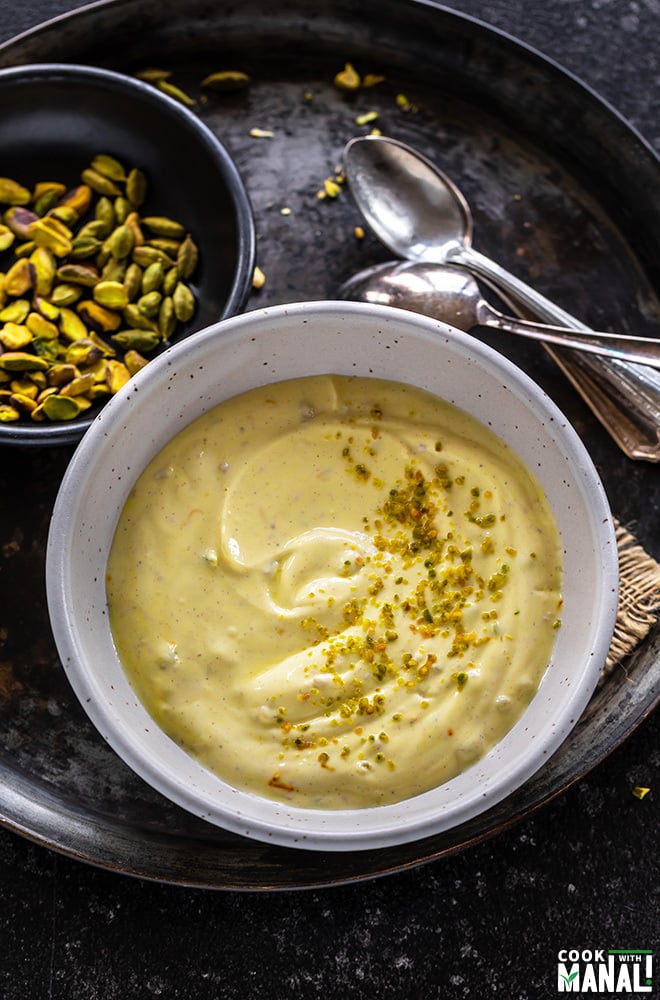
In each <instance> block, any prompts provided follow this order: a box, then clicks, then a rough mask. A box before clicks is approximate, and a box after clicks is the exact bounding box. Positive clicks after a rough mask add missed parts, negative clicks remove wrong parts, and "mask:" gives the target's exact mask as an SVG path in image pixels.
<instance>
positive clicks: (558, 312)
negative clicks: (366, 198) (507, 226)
mask: <svg viewBox="0 0 660 1000" xmlns="http://www.w3.org/2000/svg"><path fill="white" fill-rule="evenodd" d="M450 262H451V263H453V264H461V265H463V266H464V267H467V268H468V270H470V271H472V272H473V273H474V274H477V275H479V276H480V277H482V278H484V279H485V280H486V281H488V282H489V283H490V284H491V285H492V286H493V287H494V288H496V289H501V290H502V291H504V292H506V293H509V294H510V295H511V296H513V297H514V298H515V300H516V301H517V302H518V303H519V304H520V305H522V306H523V307H524V308H525V309H527V310H528V311H529V312H530V313H531V314H532V315H533V316H535V317H537V318H538V319H540V320H543V321H545V322H547V323H556V324H558V325H560V326H564V327H569V328H570V329H572V330H582V331H585V332H588V331H589V327H588V326H586V324H584V323H582V322H580V320H578V319H576V318H575V317H574V316H571V314H570V313H567V312H566V311H565V310H564V309H562V308H561V307H560V306H557V305H555V304H554V303H553V302H551V301H550V300H549V299H546V298H545V297H544V296H543V295H541V294H540V293H539V292H537V291H535V289H533V288H531V287H530V286H529V285H526V284H525V282H524V281H521V280H520V279H519V278H516V277H515V275H513V274H511V273H510V272H509V271H507V270H506V269H505V268H503V267H500V265H499V264H496V263H495V261H492V260H490V258H488V257H486V256H484V255H483V254H481V253H479V251H477V250H474V249H473V248H472V247H466V246H464V245H460V246H458V245H457V247H456V249H455V250H454V251H453V252H452V253H451V259H450ZM546 347H547V350H548V351H549V352H550V354H551V356H552V357H553V358H554V360H555V361H556V362H557V363H558V364H559V367H560V368H561V369H562V371H563V372H564V374H565V375H566V376H567V378H569V379H570V381H571V382H572V384H573V385H574V386H575V388H576V389H577V390H578V392H579V393H580V395H581V396H582V398H583V399H584V401H585V402H586V403H587V405H588V406H589V407H590V409H591V410H592V411H593V413H594V414H595V416H596V417H597V418H598V419H599V420H600V422H601V423H602V424H603V426H604V427H605V428H606V430H607V431H608V432H609V433H610V435H611V436H612V437H613V439H614V440H615V441H616V443H617V444H618V445H619V447H620V448H621V450H622V451H623V452H624V453H625V454H626V455H627V456H628V457H629V458H634V459H642V460H645V461H648V462H660V372H657V371H655V370H654V369H653V368H650V367H649V366H646V365H638V364H634V363H632V362H629V361H620V360H618V359H614V358H605V357H599V356H597V355H595V354H589V355H587V354H584V353H582V354H580V353H579V352H578V351H574V350H571V349H570V348H551V347H550V346H549V345H546Z"/></svg>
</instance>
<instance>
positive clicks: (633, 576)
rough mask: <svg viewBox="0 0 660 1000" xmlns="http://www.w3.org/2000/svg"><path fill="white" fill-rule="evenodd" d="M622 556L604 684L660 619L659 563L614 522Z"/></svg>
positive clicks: (602, 675)
mask: <svg viewBox="0 0 660 1000" xmlns="http://www.w3.org/2000/svg"><path fill="white" fill-rule="evenodd" d="M614 526H615V529H616V541H617V550H618V553H619V608H618V611H617V616H616V625H615V627H614V636H613V638H612V645H611V646H610V651H609V654H608V657H607V660H606V662H605V666H604V667H603V671H602V674H601V683H602V682H603V681H604V680H605V678H606V677H608V676H609V674H611V673H612V671H613V670H614V668H615V667H616V666H617V665H618V664H620V663H621V661H622V660H623V659H624V658H625V657H626V656H627V655H628V654H629V653H632V652H633V650H634V649H635V648H636V647H637V646H638V645H639V643H640V642H641V641H642V639H644V638H645V636H647V635H648V633H649V632H650V630H651V628H652V627H653V626H654V625H655V623H656V622H657V620H658V618H659V617H660V563H657V562H656V561H655V559H653V558H652V556H650V555H649V554H648V552H646V551H645V550H644V549H643V548H642V546H641V545H640V544H639V542H638V541H637V539H636V538H635V536H634V535H633V534H632V533H631V532H630V531H628V529H627V528H624V527H623V526H622V525H621V524H620V523H619V522H618V521H617V520H616V518H615V519H614Z"/></svg>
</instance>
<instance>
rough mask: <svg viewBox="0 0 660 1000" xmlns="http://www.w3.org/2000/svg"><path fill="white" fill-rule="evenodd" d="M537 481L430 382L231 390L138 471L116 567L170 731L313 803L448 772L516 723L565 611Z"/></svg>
mask: <svg viewBox="0 0 660 1000" xmlns="http://www.w3.org/2000/svg"><path fill="white" fill-rule="evenodd" d="M561 587H562V549H561V541H560V537H559V532H558V528H557V525H556V522H555V520H554V517H553V514H552V511H551V510H550V507H549V504H548V502H547V499H546V497H545V495H544V493H543V491H542V490H541V488H540V486H539V484H538V483H537V481H536V479H535V477H534V475H533V474H532V473H531V471H530V470H529V469H527V468H526V467H525V466H524V465H523V463H522V462H521V461H520V459H519V458H518V457H517V456H516V455H515V453H514V452H513V451H512V450H511V449H510V448H509V447H508V446H507V445H505V444H504V443H503V442H502V441H501V440H500V439H499V438H498V437H496V436H495V435H494V434H493V433H492V432H491V431H489V430H488V428H487V427H485V426H484V425H482V424H481V423H479V422H478V421H477V420H475V419H474V418H473V417H471V416H469V415H468V414H466V413H465V412H463V411H462V410H459V409H457V408H456V407H454V406H453V405H451V404H449V403H447V402H444V401H442V400H440V399H438V398H436V397H435V396H432V395H431V394H429V393H427V392H424V391H423V390H421V389H418V388H415V387H412V386H409V385H403V384H399V383H394V382H384V381H381V380H377V379H371V378H363V377H355V378H352V377H347V376H333V375H324V376H313V377H308V378H301V379H292V380H290V381H286V382H280V383H276V384H270V385H267V386H264V387H262V388H258V389H254V390H252V391H250V392H247V393H244V394H242V395H239V396H237V397H235V398H233V399H229V400H227V401H226V402H223V403H221V404H220V405H218V406H216V407H215V408H214V409H212V410H210V411H209V412H208V413H206V414H204V415H203V416H202V417H200V418H198V419H197V420H195V421H194V422H193V423H192V424H190V425H189V426H188V427H186V428H185V429H184V430H183V431H181V432H180V433H179V434H178V435H177V436H176V437H175V438H174V439H173V440H171V441H170V442H169V444H168V445H167V446H166V447H165V448H164V449H163V450H162V451H161V452H160V453H159V454H158V455H157V456H156V458H155V459H154V460H153V461H152V462H151V463H150V465H149V466H148V467H147V468H146V470H145V471H144V472H143V474H142V475H141V476H140V478H139V479H138V481H137V483H136V485H135V487H134V489H133V490H132V492H131V494H130V496H129V498H128V501H127V503H126V505H125V507H124V510H123V512H122V514H121V517H120V520H119V523H118V526H117V530H116V534H115V537H114V541H113V545H112V550H111V553H110V558H109V562H108V568H107V597H108V606H109V613H110V622H111V628H112V632H113V636H114V640H115V644H116V648H117V652H118V655H119V657H120V660H121V662H122V664H123V667H124V669H125V671H126V673H127V676H128V677H129V679H130V681H131V684H132V685H133V687H134V688H135V690H136V692H137V694H138V696H139V698H140V699H141V700H142V702H143V703H144V705H145V707H146V708H147V710H148V711H149V713H150V714H151V715H152V716H153V718H154V719H155V720H156V722H157V723H158V725H159V726H160V727H161V728H162V729H163V730H164V731H165V732H166V733H167V734H168V735H169V736H170V737H171V738H172V739H173V740H174V741H176V742H177V743H178V744H179V745H180V746H182V747H183V748H184V749H185V750H186V751H187V752H188V753H189V754H191V755H192V756H193V757H195V758H196V759H198V760H199V761H201V762H202V763H203V764H204V765H205V766H206V767H208V768H209V769H210V770H211V771H213V772H215V773H216V774H218V775H219V776H220V777H221V778H223V779H224V780H225V781H227V782H229V783H230V784H231V785H233V786H235V787H236V788H240V789H243V790H248V791H252V792H254V793H256V794H257V795H260V796H267V797H269V798H274V799H278V800H282V801H286V802H287V803H289V804H291V805H295V806H300V807H304V808H312V809H343V808H350V809H354V808H363V807H368V806H374V805H386V804H390V803H394V802H398V801H400V800H402V799H406V798H409V797H411V796H414V795H417V794H419V793H421V792H424V791H426V790H428V789H430V788H433V787H435V786H437V785H439V784H441V783H443V782H446V781H448V780H449V779H450V778H452V777H453V776H455V775H457V774H458V773H460V772H462V771H464V770H465V769H466V768H468V767H469V766H470V765H472V764H473V763H474V762H475V761H477V760H478V759H479V758H480V757H482V756H483V755H484V754H485V753H487V752H488V751H489V750H490V749H491V748H492V747H493V746H494V745H495V744H496V743H497V742H498V741H499V740H500V739H502V737H503V736H504V735H505V734H506V733H507V731H508V730H509V729H510V728H511V727H512V726H513V725H514V723H515V722H516V721H517V720H518V719H519V718H520V716H521V714H522V712H523V710H524V709H525V707H526V705H527V704H528V703H529V702H530V700H531V699H532V697H533V695H534V693H535V692H536V690H537V688H538V686H539V683H540V681H541V678H542V676H543V673H544V671H545V670H546V667H547V666H548V663H549V660H550V657H551V654H552V648H553V643H554V639H555V636H556V630H557V629H558V628H559V626H560V616H561V603H562V598H561Z"/></svg>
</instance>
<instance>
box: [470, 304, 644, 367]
mask: <svg viewBox="0 0 660 1000" xmlns="http://www.w3.org/2000/svg"><path fill="white" fill-rule="evenodd" d="M480 325H481V324H480ZM483 326H492V327H495V328H496V329H498V330H504V331H505V332H507V333H516V334H518V335H519V336H521V337H531V338H532V339H533V340H541V341H547V342H548V343H551V344H557V345H558V346H560V347H561V346H563V347H570V348H573V349H577V350H582V351H587V352H588V353H590V354H597V355H599V356H601V357H609V358H617V359H619V360H621V361H633V362H637V363H638V364H641V365H650V366H651V368H660V340H654V339H653V338H651V337H627V336H622V335H620V334H617V333H600V332H598V331H596V330H594V331H591V330H590V331H588V332H587V331H586V330H585V331H582V330H573V329H571V328H567V327H565V326H548V325H547V324H539V323H534V322H532V321H531V320H525V319H518V320H515V319H511V318H509V317H508V316H506V317H504V316H500V314H499V313H498V314H497V315H496V316H494V317H493V318H492V319H486V320H484V322H483Z"/></svg>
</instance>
